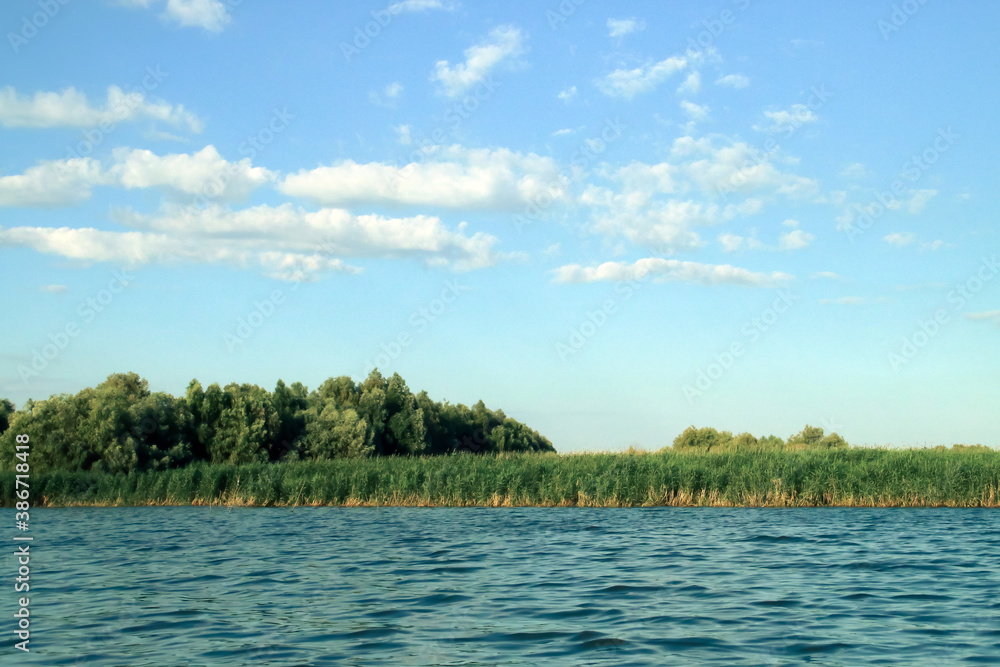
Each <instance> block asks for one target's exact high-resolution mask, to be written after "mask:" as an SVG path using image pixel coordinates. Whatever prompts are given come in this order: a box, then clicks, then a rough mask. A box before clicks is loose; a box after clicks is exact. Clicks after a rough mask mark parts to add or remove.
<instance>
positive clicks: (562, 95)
mask: <svg viewBox="0 0 1000 667" xmlns="http://www.w3.org/2000/svg"><path fill="white" fill-rule="evenodd" d="M556 97H558V98H559V99H561V100H562V101H563V102H569V101H570V100H571V99H573V98H574V97H576V86H570V87H569V88H566V89H565V90H561V91H559V94H558V95H556Z"/></svg>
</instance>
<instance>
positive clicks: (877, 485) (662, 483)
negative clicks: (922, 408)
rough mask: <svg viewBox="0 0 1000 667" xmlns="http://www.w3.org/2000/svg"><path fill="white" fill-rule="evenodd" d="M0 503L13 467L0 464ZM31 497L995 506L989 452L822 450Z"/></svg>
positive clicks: (34, 493)
mask: <svg viewBox="0 0 1000 667" xmlns="http://www.w3.org/2000/svg"><path fill="white" fill-rule="evenodd" d="M0 497H2V499H3V504H4V506H6V507H10V506H13V504H14V502H15V498H14V473H12V472H3V473H0ZM31 498H32V504H33V505H36V506H37V505H48V506H66V505H102V506H108V505H112V506H113V505H187V504H196V505H206V504H212V505H239V506H281V505H343V506H383V505H408V506H417V505H423V506H489V507H497V506H504V507H509V506H546V507H552V506H586V507H638V506H659V505H672V506H697V505H705V506H774V507H800V506H852V507H879V506H896V507H933V506H947V507H1000V452H998V451H994V450H988V449H984V450H966V451H958V450H913V449H909V450H889V449H832V450H822V451H816V450H813V451H808V450H807V451H781V450H754V451H749V450H748V451H732V450H730V451H721V452H707V453H706V452H690V451H685V452H675V451H671V450H665V451H662V452H657V453H637V452H625V453H618V454H570V455H558V454H552V453H546V454H535V453H522V454H492V455H478V456H474V455H469V454H460V455H450V456H437V457H422V458H398V457H384V458H368V459H339V460H333V461H324V462H308V461H300V462H294V463H265V464H252V465H241V466H228V465H208V464H197V465H192V466H189V467H186V468H179V469H175V470H168V471H163V472H146V473H129V474H98V473H86V472H80V473H68V472H52V473H48V474H40V475H32V479H31Z"/></svg>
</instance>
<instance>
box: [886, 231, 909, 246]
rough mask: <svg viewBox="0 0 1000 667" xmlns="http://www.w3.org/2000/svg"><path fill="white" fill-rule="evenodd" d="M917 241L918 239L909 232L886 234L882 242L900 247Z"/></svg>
mask: <svg viewBox="0 0 1000 667" xmlns="http://www.w3.org/2000/svg"><path fill="white" fill-rule="evenodd" d="M916 239H917V237H916V236H914V235H913V234H910V233H909V232H906V233H900V232H894V233H892V234H886V235H885V236H883V237H882V240H883V241H885V242H886V243H889V244H890V245H894V246H899V247H903V246H907V245H910V244H911V243H913V242H914V241H915V240H916Z"/></svg>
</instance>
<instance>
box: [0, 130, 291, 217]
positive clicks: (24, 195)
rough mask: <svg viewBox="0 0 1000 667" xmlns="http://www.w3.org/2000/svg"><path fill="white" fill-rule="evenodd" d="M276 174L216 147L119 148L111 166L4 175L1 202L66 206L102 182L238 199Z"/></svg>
mask: <svg viewBox="0 0 1000 667" xmlns="http://www.w3.org/2000/svg"><path fill="white" fill-rule="evenodd" d="M275 179H276V174H275V173H274V172H271V171H269V170H267V169H264V168H263V167H254V166H252V164H251V163H250V159H249V158H243V159H242V160H240V161H238V162H229V161H228V160H226V159H224V158H223V157H222V156H221V155H219V152H218V151H217V150H216V149H215V147H214V146H211V145H209V146H206V147H205V148H203V149H202V150H200V151H198V152H197V153H192V154H186V153H180V154H171V155H164V156H159V155H156V154H155V153H153V152H152V151H149V150H139V149H136V150H132V149H129V148H117V149H115V150H114V151H113V152H112V158H111V160H110V164H109V165H108V166H104V165H102V164H101V163H100V162H99V161H97V160H95V159H93V158H73V159H68V160H52V161H43V162H40V163H39V164H38V165H36V166H34V167H31V168H29V169H27V170H26V171H25V172H24V173H23V174H17V175H12V176H3V177H0V206H21V207H33V206H67V205H71V204H77V203H79V202H82V201H85V200H86V199H88V198H90V195H91V189H92V188H93V187H94V186H97V185H104V186H118V187H124V188H126V189H133V188H161V189H164V190H166V191H168V192H169V193H172V194H174V195H185V196H189V197H204V198H206V199H209V200H219V201H223V202H226V201H239V200H242V199H245V198H246V197H247V196H248V195H249V194H250V192H252V191H253V190H254V189H255V188H258V187H260V186H261V185H264V184H266V183H269V182H271V181H273V180H275Z"/></svg>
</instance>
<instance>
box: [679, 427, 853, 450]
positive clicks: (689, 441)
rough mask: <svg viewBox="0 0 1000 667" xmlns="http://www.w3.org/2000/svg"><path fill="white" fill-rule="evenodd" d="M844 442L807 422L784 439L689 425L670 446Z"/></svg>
mask: <svg viewBox="0 0 1000 667" xmlns="http://www.w3.org/2000/svg"><path fill="white" fill-rule="evenodd" d="M847 446H848V444H847V441H846V440H844V439H843V438H842V437H840V436H839V435H838V434H836V433H831V434H829V435H824V434H823V429H822V428H820V427H819V426H809V425H808V424H807V425H806V427H805V428H804V429H802V430H801V431H799V432H798V433H796V434H794V435H791V436H789V437H788V439H786V440H782V439H781V438H779V437H778V436H776V435H768V436H765V437H763V438H757V437H755V436H754V435H752V434H750V433H740V434H738V435H733V434H732V433H731V432H730V431H717V430H715V429H714V428H708V427H706V428H695V427H694V426H689V427H687V428H686V429H685V430H684V432H683V433H681V434H680V435H678V436H677V437H676V438H674V442H673V448H674V449H680V450H685V449H686V450H702V451H706V452H707V451H713V450H714V451H719V450H722V449H834V448H842V447H847Z"/></svg>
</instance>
